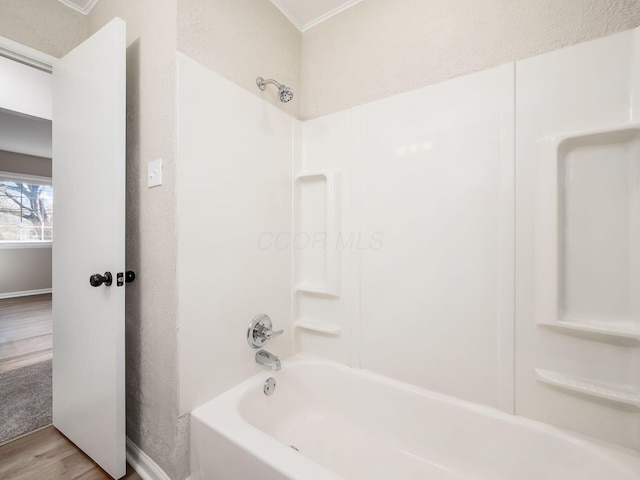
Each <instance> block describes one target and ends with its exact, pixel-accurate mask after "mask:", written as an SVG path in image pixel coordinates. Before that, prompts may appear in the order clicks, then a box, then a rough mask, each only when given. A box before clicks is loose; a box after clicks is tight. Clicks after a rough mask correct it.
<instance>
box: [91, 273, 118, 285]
mask: <svg viewBox="0 0 640 480" xmlns="http://www.w3.org/2000/svg"><path fill="white" fill-rule="evenodd" d="M89 283H90V284H91V286H92V287H99V286H100V285H102V284H103V283H104V285H105V286H106V287H109V286H111V284H112V283H113V277H112V276H111V272H104V275H100V274H99V273H96V274H93V275H91V276H90V277H89Z"/></svg>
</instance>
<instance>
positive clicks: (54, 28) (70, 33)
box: [0, 0, 87, 57]
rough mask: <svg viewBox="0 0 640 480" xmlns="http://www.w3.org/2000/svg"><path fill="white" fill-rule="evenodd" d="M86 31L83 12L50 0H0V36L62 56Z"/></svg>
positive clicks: (80, 39) (81, 39)
mask: <svg viewBox="0 0 640 480" xmlns="http://www.w3.org/2000/svg"><path fill="white" fill-rule="evenodd" d="M86 35H87V19H86V17H85V16H84V15H82V14H81V13H79V12H76V11H74V10H72V9H70V8H68V7H65V6H64V5H62V4H61V3H60V2H57V1H53V0H1V1H0V36H3V37H7V38H10V39H11V40H15V41H16V42H20V43H22V44H24V45H27V46H29V47H32V48H35V49H37V50H40V51H41V52H44V53H48V54H49V55H53V56H55V57H61V56H62V55H64V54H65V53H67V52H68V51H69V50H71V49H72V48H73V47H75V46H76V45H78V44H79V43H80V42H82V41H83V40H84V39H85V38H86Z"/></svg>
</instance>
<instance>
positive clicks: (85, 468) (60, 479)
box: [0, 427, 142, 480]
mask: <svg viewBox="0 0 640 480" xmlns="http://www.w3.org/2000/svg"><path fill="white" fill-rule="evenodd" d="M0 478H1V479H3V480H4V479H6V480H103V479H104V480H107V479H110V478H111V477H110V476H109V475H107V474H106V473H105V472H104V471H103V470H101V469H100V467H98V466H97V465H96V464H95V463H93V461H92V460H91V459H90V458H89V457H87V456H86V455H85V454H84V453H82V451H80V450H78V448H77V447H76V446H75V445H74V444H73V443H71V442H70V441H69V440H67V439H66V438H65V437H64V436H63V435H62V434H61V433H60V432H59V431H58V430H56V429H55V428H54V427H46V428H43V429H42V430H38V431H37V432H34V433H31V434H29V435H27V436H25V437H22V438H19V439H18V440H14V441H13V442H10V443H7V444H5V445H2V446H0ZM123 479H126V480H142V479H141V478H140V476H139V475H138V474H137V473H136V472H135V471H133V469H132V468H131V467H130V466H129V465H127V474H126V475H125V476H124V477H123Z"/></svg>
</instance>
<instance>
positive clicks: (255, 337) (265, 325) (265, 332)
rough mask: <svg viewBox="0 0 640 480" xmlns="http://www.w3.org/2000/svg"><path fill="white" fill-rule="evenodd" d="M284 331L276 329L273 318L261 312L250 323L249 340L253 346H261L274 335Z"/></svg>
mask: <svg viewBox="0 0 640 480" xmlns="http://www.w3.org/2000/svg"><path fill="white" fill-rule="evenodd" d="M283 333H284V330H275V331H274V330H273V324H272V323H271V319H270V318H269V317H268V316H267V315H265V314H262V313H261V314H260V315H258V316H256V317H255V318H254V319H253V320H251V322H250V323H249V329H248V330H247V342H248V343H249V345H250V346H251V348H261V347H262V346H263V345H264V344H265V343H267V342H268V341H269V340H271V339H272V338H273V337H277V336H278V335H282V334H283Z"/></svg>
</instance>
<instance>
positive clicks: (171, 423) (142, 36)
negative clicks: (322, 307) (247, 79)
mask: <svg viewBox="0 0 640 480" xmlns="http://www.w3.org/2000/svg"><path fill="white" fill-rule="evenodd" d="M176 13H177V5H176V1H175V0H164V1H161V2H158V1H157V0H137V1H132V0H101V1H100V2H99V3H98V4H97V5H96V6H95V7H94V9H93V10H92V11H91V13H90V14H89V17H88V22H89V23H88V33H89V34H92V33H93V32H95V31H96V30H98V29H99V28H100V27H101V26H102V25H104V24H105V23H107V22H108V21H109V20H111V19H112V18H113V17H114V16H118V17H120V18H122V19H123V20H125V21H126V22H127V45H128V47H127V251H126V261H127V268H130V269H132V270H134V271H135V272H136V273H137V279H136V281H135V282H134V283H133V284H131V285H130V287H128V288H127V301H126V321H127V324H126V362H127V389H126V392H127V435H128V436H129V438H130V439H131V440H132V441H133V442H134V443H135V444H136V445H138V446H139V447H140V448H142V450H143V451H144V452H145V453H146V454H147V455H149V456H150V457H151V458H152V459H153V460H154V461H155V462H156V463H158V465H160V467H161V468H162V469H163V470H164V471H165V472H166V473H167V474H168V475H169V476H170V477H171V478H172V479H180V480H181V479H183V478H184V477H186V476H187V474H188V469H189V466H188V461H189V457H188V453H187V449H188V429H187V427H188V419H187V418H186V417H183V418H179V416H178V404H177V401H178V394H177V388H178V379H177V326H178V322H177V302H178V298H177V295H178V289H177V284H176V251H177V250H176V249H177V233H176V203H177V202H176V181H175V172H176V108H175V91H176V85H175V82H176V55H175V52H176ZM157 158H162V160H163V179H164V184H163V185H162V186H161V187H156V188H152V189H149V188H148V187H147V185H146V183H147V178H146V172H147V163H148V162H149V161H151V160H154V159H157Z"/></svg>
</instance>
